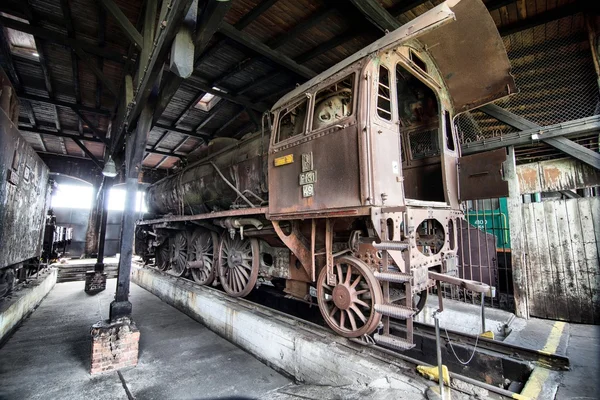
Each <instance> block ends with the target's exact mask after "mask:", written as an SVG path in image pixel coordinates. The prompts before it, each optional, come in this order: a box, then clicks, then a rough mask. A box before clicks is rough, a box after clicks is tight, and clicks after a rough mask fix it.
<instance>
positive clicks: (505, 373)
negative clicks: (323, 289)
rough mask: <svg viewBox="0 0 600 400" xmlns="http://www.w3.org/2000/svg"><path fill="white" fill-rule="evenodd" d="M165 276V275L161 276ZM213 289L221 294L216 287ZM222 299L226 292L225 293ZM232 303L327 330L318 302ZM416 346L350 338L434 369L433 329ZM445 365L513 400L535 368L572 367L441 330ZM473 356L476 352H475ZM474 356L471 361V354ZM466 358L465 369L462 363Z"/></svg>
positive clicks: (270, 292) (557, 358)
mask: <svg viewBox="0 0 600 400" xmlns="http://www.w3.org/2000/svg"><path fill="white" fill-rule="evenodd" d="M162 273H165V274H168V273H166V272H162ZM177 279H181V280H184V281H185V282H186V284H188V285H193V286H202V285H199V284H198V283H196V282H194V281H193V280H190V279H187V278H183V277H179V278H177ZM210 289H211V290H215V291H219V292H221V293H223V291H222V290H221V289H220V288H215V287H211V288H210ZM223 294H224V295H225V293H223ZM231 300H232V301H241V302H242V303H246V302H249V303H251V304H253V305H254V306H255V307H257V308H259V309H260V308H262V307H265V308H267V309H269V310H274V311H276V312H278V313H283V314H287V315H291V316H293V317H296V318H300V319H302V320H304V321H307V322H310V323H316V324H318V325H320V326H324V327H326V326H327V325H326V323H325V322H324V321H323V319H322V317H321V314H320V312H319V309H318V306H317V304H316V302H310V301H303V300H298V299H292V298H290V297H289V296H287V295H285V294H284V293H282V292H280V291H279V290H277V289H276V288H274V287H272V286H267V285H262V286H261V287H260V289H259V290H254V291H252V292H251V293H250V295H249V296H247V297H246V298H244V299H234V298H231ZM391 329H392V331H393V332H396V333H401V332H402V331H403V330H404V329H405V327H404V326H403V325H402V324H400V323H395V322H393V323H391ZM414 337H415V344H416V346H415V348H413V349H411V350H408V351H403V352H400V351H397V350H394V349H389V348H386V347H383V346H381V345H377V344H375V343H374V342H373V341H372V339H371V340H369V339H367V338H365V339H362V340H361V339H349V340H350V342H351V343H354V344H355V345H357V346H362V347H367V348H369V350H370V351H376V352H380V353H381V354H382V356H384V355H385V356H387V357H388V359H389V356H390V355H392V356H393V357H397V358H398V359H399V360H403V361H406V362H410V363H413V364H415V365H434V364H435V363H436V360H435V356H436V344H435V329H434V327H432V326H429V325H426V324H422V323H417V322H415V323H414ZM441 339H442V342H443V346H442V348H443V349H442V350H443V351H442V352H443V360H444V364H445V365H447V366H448V369H449V371H450V375H451V376H452V377H453V379H456V380H459V381H463V382H465V383H467V384H469V385H475V386H478V387H481V388H483V389H486V390H488V391H490V392H493V393H496V394H497V395H500V396H505V397H512V396H513V395H514V394H518V393H519V392H520V390H521V389H522V387H523V386H524V384H525V382H526V381H527V379H528V378H529V375H530V374H531V372H532V371H533V368H534V367H536V366H541V367H544V368H547V369H551V370H556V371H562V370H568V369H569V368H570V364H569V359H568V358H567V357H565V356H561V355H557V354H548V353H544V352H542V351H539V350H535V349H529V348H525V347H521V346H517V345H514V344H510V343H505V342H501V341H496V340H491V339H487V338H484V337H479V338H478V337H477V336H474V335H469V334H465V333H461V332H456V331H453V330H447V334H446V331H445V330H442V332H441ZM473 353H474V354H473ZM472 354H473V356H472V357H471V355H472ZM458 358H460V359H462V361H464V360H466V359H469V358H470V361H469V363H467V364H466V365H465V364H464V363H461V362H460V361H459V360H458Z"/></svg>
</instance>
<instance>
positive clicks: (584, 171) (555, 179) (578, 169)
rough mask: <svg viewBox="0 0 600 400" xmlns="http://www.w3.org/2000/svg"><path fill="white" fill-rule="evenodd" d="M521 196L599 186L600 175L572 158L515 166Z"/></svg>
mask: <svg viewBox="0 0 600 400" xmlns="http://www.w3.org/2000/svg"><path fill="white" fill-rule="evenodd" d="M517 176H518V179H519V188H520V190H521V194H528V193H540V192H557V191H560V190H575V189H582V188H586V187H593V186H600V173H598V171H597V170H595V169H594V168H592V167H589V166H587V165H585V164H583V163H581V162H579V161H577V160H574V159H572V158H567V159H561V160H548V161H540V162H536V163H531V164H522V165H517Z"/></svg>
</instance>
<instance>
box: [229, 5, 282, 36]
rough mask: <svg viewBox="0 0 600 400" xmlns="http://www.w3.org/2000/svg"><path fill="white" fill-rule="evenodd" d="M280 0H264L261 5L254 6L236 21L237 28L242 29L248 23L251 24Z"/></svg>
mask: <svg viewBox="0 0 600 400" xmlns="http://www.w3.org/2000/svg"><path fill="white" fill-rule="evenodd" d="M277 1H278V0H263V1H262V2H261V3H260V4H259V5H257V6H256V7H254V8H253V9H252V10H250V12H248V13H247V14H246V15H244V16H243V17H242V18H240V20H239V21H238V22H236V24H235V27H236V29H239V30H242V29H244V28H245V27H247V26H248V25H250V24H251V23H252V22H253V21H254V20H255V19H256V18H258V17H259V16H260V15H261V14H262V13H264V12H265V11H267V10H268V9H269V8H271V6H272V5H273V4H275V3H277Z"/></svg>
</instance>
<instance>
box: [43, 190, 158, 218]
mask: <svg viewBox="0 0 600 400" xmlns="http://www.w3.org/2000/svg"><path fill="white" fill-rule="evenodd" d="M95 194H96V193H95V192H94V190H93V188H92V186H83V185H64V184H59V185H58V186H57V188H56V190H55V191H54V193H53V194H52V203H51V205H52V208H74V209H83V210H89V209H91V208H92V204H93V203H94V196H95ZM135 208H136V211H137V212H147V211H148V209H147V208H146V202H145V193H144V192H138V193H137V197H136V207H135ZM108 209H109V210H111V211H123V210H124V209H125V190H124V189H111V190H110V192H109V193H108Z"/></svg>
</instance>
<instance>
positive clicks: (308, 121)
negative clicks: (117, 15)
mask: <svg viewBox="0 0 600 400" xmlns="http://www.w3.org/2000/svg"><path fill="white" fill-rule="evenodd" d="M475 38H476V40H474V39H475ZM513 91H515V86H514V81H513V79H512V77H511V75H510V64H509V61H508V58H507V55H506V51H505V49H504V45H503V43H502V40H501V38H500V36H499V34H498V31H497V29H496V27H495V25H494V22H493V21H492V19H491V17H490V15H489V13H488V12H487V11H486V9H485V7H484V5H483V4H482V3H481V1H480V0H460V1H456V0H451V1H446V2H445V3H442V4H440V5H439V6H437V7H435V8H434V9H432V10H431V11H429V12H427V13H425V14H423V15H422V16H420V17H418V18H416V19H414V20H413V21H412V22H411V23H410V24H408V25H405V26H402V27H400V28H398V29H397V30H395V31H393V32H390V33H388V34H386V35H385V36H384V37H383V38H381V39H380V40H378V41H376V42H374V43H373V44H372V45H370V46H368V47H366V48H364V49H363V50H361V51H359V52H357V53H356V54H354V55H353V56H351V57H349V58H347V59H346V60H344V61H342V62H340V63H338V64H337V65H335V66H333V67H331V68H330V69H328V70H327V71H325V72H323V73H322V74H320V75H318V76H317V77H315V78H314V79H312V80H310V81H308V82H306V83H305V84H303V85H301V86H299V87H297V88H295V89H294V90H293V91H291V92H290V93H288V94H287V95H285V96H284V97H283V98H281V99H280V100H279V101H278V102H277V103H276V104H275V105H274V106H273V108H272V110H271V112H270V113H268V114H266V115H265V117H264V121H265V125H266V126H269V125H271V126H270V128H271V129H270V130H271V132H270V135H268V134H266V132H265V130H263V131H262V132H257V133H255V134H252V135H249V136H247V137H246V138H244V139H242V140H241V141H240V142H238V143H233V144H230V145H228V146H225V147H224V148H223V147H222V146H221V148H219V147H220V146H219V143H220V142H215V143H213V145H211V146H209V151H210V154H207V156H206V157H205V158H203V159H201V160H200V161H198V162H196V163H193V164H191V165H189V166H187V167H186V168H185V169H183V170H182V171H180V172H179V173H177V174H175V175H173V176H170V177H167V178H165V179H163V180H161V181H158V182H157V183H155V184H153V185H152V186H150V187H149V189H148V191H147V196H146V199H147V203H148V208H149V210H150V213H151V214H154V215H153V216H151V217H150V218H152V219H146V220H142V221H138V228H137V236H136V249H137V250H136V252H137V254H139V255H142V256H144V257H145V258H146V259H147V260H150V259H151V258H154V259H155V266H156V267H157V268H159V269H161V270H165V271H167V270H168V271H170V273H172V274H176V275H184V274H188V273H189V274H190V275H191V277H192V278H193V279H194V280H195V281H196V282H198V283H200V284H203V285H209V284H215V283H214V282H218V283H219V284H220V285H221V286H222V287H223V289H224V290H225V291H226V292H227V293H228V294H229V295H231V296H245V295H247V294H249V293H250V291H251V290H253V289H254V288H255V287H257V286H258V285H261V284H273V285H275V286H279V287H283V290H284V291H285V293H287V294H288V295H291V296H293V297H297V298H304V299H310V296H313V297H314V296H316V297H317V302H318V305H319V308H320V310H321V313H322V315H323V318H324V319H325V321H326V322H327V324H328V325H329V326H330V327H331V329H333V330H334V331H335V332H337V333H339V334H340V335H343V336H346V337H359V336H362V335H365V334H371V333H373V332H374V331H375V330H376V329H377V328H378V327H383V330H382V331H380V332H379V333H377V334H375V336H374V337H375V340H376V341H377V342H379V343H382V344H386V345H389V346H392V347H396V348H399V349H407V348H410V347H412V317H413V315H414V314H415V313H416V312H418V311H419V310H420V309H421V308H422V307H423V306H424V301H425V296H426V294H427V289H428V288H430V287H432V286H435V285H436V282H440V281H441V282H449V283H452V284H457V285H462V286H463V287H466V288H467V289H470V290H474V291H478V292H482V293H483V292H486V291H487V290H489V289H490V288H489V287H488V286H486V285H483V284H481V283H478V282H473V281H467V280H464V279H460V278H459V277H457V276H456V275H457V274H456V271H457V219H460V218H463V215H462V212H461V211H460V205H459V201H460V200H465V199H466V198H470V199H473V198H477V196H479V194H478V189H479V188H482V187H485V188H486V189H487V192H488V194H489V190H490V188H498V189H499V190H502V189H506V182H504V181H503V180H502V176H501V171H500V170H501V165H502V162H503V161H504V160H505V158H506V156H505V154H504V151H503V150H501V151H500V153H497V152H496V153H493V154H484V155H476V156H472V157H475V158H476V159H471V158H461V157H460V147H459V145H458V143H457V138H456V132H455V127H454V125H453V123H452V121H453V119H454V117H455V116H456V115H457V114H458V113H462V112H465V111H467V110H469V109H473V108H476V107H479V106H481V105H483V104H486V103H489V102H491V101H494V100H496V99H499V98H501V97H505V96H507V95H509V94H510V93H511V92H513ZM267 120H268V123H267ZM482 158H483V159H484V160H485V162H483V163H482V162H481V160H482ZM459 166H460V168H459ZM462 193H468V196H470V197H464V196H463V194H462ZM498 195H501V194H500V193H499V194H498ZM389 318H396V319H401V320H406V322H407V328H408V329H407V336H406V337H403V338H400V337H396V336H391V335H390V334H389V323H386V322H389ZM382 320H383V323H382Z"/></svg>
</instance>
